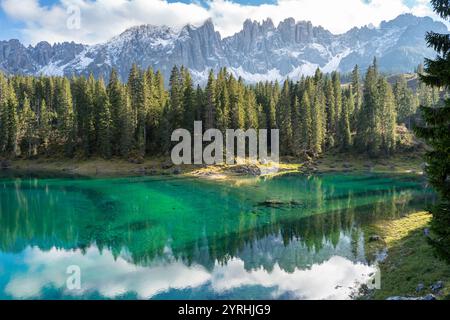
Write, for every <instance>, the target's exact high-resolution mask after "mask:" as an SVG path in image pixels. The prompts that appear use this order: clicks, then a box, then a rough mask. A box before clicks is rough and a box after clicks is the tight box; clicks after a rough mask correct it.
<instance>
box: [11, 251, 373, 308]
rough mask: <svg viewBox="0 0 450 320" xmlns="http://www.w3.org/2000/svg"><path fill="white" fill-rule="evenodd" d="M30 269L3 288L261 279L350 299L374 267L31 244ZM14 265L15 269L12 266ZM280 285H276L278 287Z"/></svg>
mask: <svg viewBox="0 0 450 320" xmlns="http://www.w3.org/2000/svg"><path fill="white" fill-rule="evenodd" d="M23 255H24V263H25V265H26V271H23V269H21V268H18V271H13V272H12V273H11V275H10V280H9V281H8V283H7V284H6V287H5V289H4V290H5V293H7V294H8V295H11V296H12V297H14V298H16V299H33V298H39V297H41V295H42V293H43V290H44V289H45V288H48V287H54V288H56V289H61V290H62V291H63V294H64V295H67V296H74V297H77V296H80V295H83V294H89V293H93V292H98V293H100V294H101V295H102V296H103V297H106V298H118V297H120V296H121V295H123V294H126V293H130V292H134V293H136V295H137V297H138V298H139V299H150V298H152V297H154V296H155V295H157V294H159V293H163V292H167V291H169V290H170V289H178V290H183V289H188V288H198V287H200V286H202V285H209V286H210V287H211V289H212V290H213V291H214V292H216V293H225V292H228V291H230V290H233V289H238V288H240V287H243V286H255V285H259V286H262V287H266V288H274V291H273V297H274V298H278V297H280V296H282V295H284V294H291V295H293V297H295V298H298V299H311V300H321V299H348V298H349V295H350V294H351V293H352V291H353V290H354V289H355V288H356V287H357V286H358V284H361V283H365V282H367V281H368V280H369V278H370V276H369V275H370V274H372V273H373V272H374V271H375V268H374V267H371V266H367V265H364V264H361V263H354V262H352V261H350V260H348V259H346V258H343V257H339V256H332V257H330V258H329V259H328V260H327V261H324V262H323V263H320V264H314V265H313V266H312V267H311V268H310V269H304V270H302V269H295V270H294V271H293V272H286V271H284V270H282V269H281V268H280V267H279V265H278V264H276V265H275V266H274V268H273V270H272V271H270V272H269V271H266V270H264V269H263V268H259V269H256V270H250V271H249V270H246V268H245V263H244V261H243V260H241V259H239V258H233V259H232V260H230V261H229V262H228V263H227V264H225V265H223V264H219V263H218V262H216V263H215V265H214V268H213V269H212V270H210V271H209V270H206V269H205V268H204V267H202V266H199V265H195V264H194V265H192V266H187V265H185V264H184V263H183V262H181V261H175V260H174V259H172V261H170V262H163V261H160V262H153V263H151V264H150V265H148V266H145V267H144V266H139V265H134V264H133V263H131V262H129V261H128V260H127V259H126V258H125V257H124V256H119V257H116V258H115V257H114V256H113V254H112V253H111V252H110V251H108V250H103V251H102V252H100V251H99V250H98V248H96V247H91V248H89V249H87V251H86V252H85V253H82V252H81V251H80V250H72V251H65V250H57V249H55V248H53V249H51V250H49V251H41V250H39V249H37V248H28V249H26V250H25V251H24V252H23ZM71 265H76V266H79V267H80V270H81V290H75V291H69V290H67V289H64V288H65V284H66V280H67V274H66V269H67V267H68V266H71ZM14 270H16V269H14ZM275 288H276V290H275Z"/></svg>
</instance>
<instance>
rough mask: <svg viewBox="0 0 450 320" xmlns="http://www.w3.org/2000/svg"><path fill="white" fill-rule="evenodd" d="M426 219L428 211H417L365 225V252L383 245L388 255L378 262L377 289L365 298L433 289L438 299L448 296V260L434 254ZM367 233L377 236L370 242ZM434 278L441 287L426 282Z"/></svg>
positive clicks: (419, 294) (416, 294)
mask: <svg viewBox="0 0 450 320" xmlns="http://www.w3.org/2000/svg"><path fill="white" fill-rule="evenodd" d="M430 220H431V215H430V214H429V213H426V212H418V213H414V214H411V215H409V216H406V217H404V218H401V219H398V220H393V221H383V222H379V223H377V224H376V225H373V226H370V227H368V228H367V230H366V232H367V234H368V235H369V237H367V238H368V239H367V242H366V249H367V250H368V252H369V253H370V252H372V253H373V252H375V251H378V250H380V249H382V248H384V247H386V248H387V250H388V255H387V258H386V259H385V260H384V261H382V262H381V263H380V265H379V266H380V270H381V289H380V290H375V291H373V292H371V293H370V294H368V295H367V296H366V298H369V299H386V298H388V297H392V296H402V297H405V296H408V297H422V296H425V295H427V294H429V293H433V294H434V295H435V296H436V297H437V298H438V299H450V264H448V263H447V262H445V261H444V260H442V259H441V258H440V257H438V256H437V255H436V253H435V251H434V249H433V248H432V246H431V245H430V244H429V242H428V240H427V237H426V236H425V234H424V230H425V229H426V228H428V227H429V223H430ZM370 235H372V236H374V235H377V236H379V237H380V240H379V241H372V242H371V241H370V240H369V238H370ZM438 281H443V283H444V287H443V288H442V289H439V290H435V291H433V290H432V289H431V288H430V286H432V285H433V284H436V283H437V282H438ZM418 288H419V289H420V288H422V289H420V290H418Z"/></svg>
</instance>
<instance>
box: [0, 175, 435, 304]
mask: <svg viewBox="0 0 450 320" xmlns="http://www.w3.org/2000/svg"><path fill="white" fill-rule="evenodd" d="M268 200H270V201H274V200H276V201H277V203H272V205H270V203H267V201H268ZM432 200H433V194H432V193H431V191H429V190H428V189H427V188H426V187H425V185H424V182H423V181H422V180H418V179H417V178H412V177H405V176H385V175H375V174H329V175H320V176H315V177H305V176H301V175H293V176H283V177H278V178H274V179H269V180H264V179H262V178H259V179H256V178H255V179H239V180H236V181H234V182H212V181H202V180H197V179H186V178H169V177H166V178H162V177H159V178H154V177H135V178H115V179H73V178H52V179H42V178H39V179H38V178H15V179H11V178H1V179H0V299H345V298H348V297H349V295H350V294H351V293H352V290H353V289H354V288H355V287H356V286H357V284H358V283H362V282H365V281H367V279H368V276H369V274H371V273H373V271H374V266H373V262H374V261H372V260H373V259H371V258H370V257H367V256H366V253H365V250H364V239H365V237H367V235H366V234H365V233H364V231H363V227H364V225H367V224H370V223H373V222H376V221H377V220H380V219H387V218H395V217H399V216H402V215H405V214H408V213H410V212H412V211H416V210H422V209H425V208H426V207H427V206H428V205H429V204H431V203H432ZM69 266H78V267H79V268H80V270H81V279H80V280H81V289H76V290H70V288H68V287H67V285H66V281H67V278H68V276H69V275H68V274H67V273H66V271H67V268H68V267H69Z"/></svg>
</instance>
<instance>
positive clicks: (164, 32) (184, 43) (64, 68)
mask: <svg viewBox="0 0 450 320" xmlns="http://www.w3.org/2000/svg"><path fill="white" fill-rule="evenodd" d="M430 30H433V31H436V32H439V33H447V32H448V29H447V27H446V26H445V25H444V24H443V23H441V22H436V21H434V20H433V19H431V18H429V17H416V16H413V15H410V14H405V15H401V16H399V17H397V18H396V19H394V20H391V21H385V22H382V23H381V24H380V26H379V27H377V28H374V27H368V26H367V27H362V28H353V29H351V30H349V31H348V32H346V33H344V34H339V35H336V34H332V33H331V32H329V31H328V30H326V29H324V28H322V27H320V26H313V25H312V24H311V22H305V21H300V22H296V21H295V20H294V19H293V18H289V19H286V20H284V21H282V22H281V23H279V24H278V26H275V25H274V23H273V22H272V21H271V20H270V19H267V20H265V21H263V22H261V23H258V22H254V21H250V20H247V21H245V23H244V25H243V28H242V30H241V31H240V32H238V33H236V34H235V35H233V36H231V37H227V38H223V39H222V37H221V35H220V33H219V32H217V31H216V30H215V28H214V24H213V22H212V21H211V20H207V21H206V22H205V23H204V24H203V25H201V26H198V27H195V26H192V25H186V26H185V27H183V28H181V29H174V28H170V27H164V26H163V27H160V26H158V27H157V26H152V25H143V26H138V27H133V28H131V29H128V30H126V31H125V32H123V33H122V34H120V35H118V36H116V37H114V38H112V39H111V40H110V41H108V42H106V43H103V44H98V45H91V46H88V45H83V44H76V43H73V42H71V43H68V42H66V43H61V44H54V45H50V44H49V43H48V42H40V43H38V44H37V45H36V46H34V47H33V46H29V47H25V46H24V45H22V44H21V43H20V42H19V41H18V40H9V41H0V70H2V71H3V72H5V73H7V74H29V75H55V76H62V75H66V76H71V75H88V74H90V73H93V74H94V76H95V77H100V76H102V77H104V78H105V79H107V78H108V76H109V73H110V71H111V69H112V68H116V69H117V70H118V71H119V74H120V76H121V77H122V79H123V80H126V79H127V76H128V72H129V70H130V68H131V66H132V64H133V63H137V64H138V65H139V66H140V67H143V68H147V67H153V68H154V69H155V70H160V71H161V72H163V74H164V76H165V78H166V79H168V78H169V74H170V70H171V69H172V67H173V66H174V65H179V66H180V65H184V66H185V67H187V68H189V69H190V71H191V72H192V75H193V77H194V79H195V80H196V81H197V82H199V83H202V82H204V81H205V80H206V79H207V76H208V72H209V70H210V69H214V70H215V71H217V70H218V69H219V68H220V67H227V68H228V69H229V71H231V72H232V73H233V74H235V75H236V76H237V77H239V76H240V77H242V78H243V79H244V80H246V81H248V82H256V81H263V80H281V79H283V78H285V77H290V78H292V79H297V78H299V77H301V76H302V75H311V74H313V73H314V71H315V70H316V69H317V68H318V67H319V68H321V69H322V71H323V72H331V71H334V70H339V71H341V72H349V71H351V69H352V68H353V67H354V65H355V64H358V65H359V66H360V67H361V68H362V69H364V68H366V67H367V66H368V65H369V64H370V63H371V62H372V60H373V57H375V56H376V57H377V58H378V62H379V66H380V69H381V71H383V72H387V73H400V72H411V71H413V70H414V68H416V67H417V65H418V64H419V63H422V62H423V59H424V57H434V52H433V50H432V49H430V48H427V46H426V43H425V40H424V37H425V34H426V32H427V31H430Z"/></svg>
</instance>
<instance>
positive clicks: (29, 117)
mask: <svg viewBox="0 0 450 320" xmlns="http://www.w3.org/2000/svg"><path fill="white" fill-rule="evenodd" d="M19 123H20V124H19V126H20V140H21V142H20V146H21V152H22V153H23V154H25V155H26V157H32V156H34V155H36V152H37V150H36V142H37V137H36V132H37V120H36V114H35V113H34V111H33V110H32V109H31V105H30V100H29V99H28V97H25V99H24V102H23V106H22V110H21V112H20V115H19Z"/></svg>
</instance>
